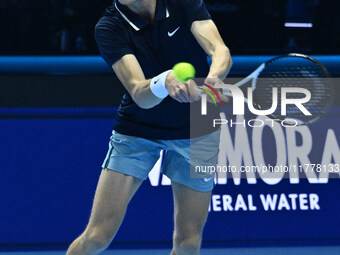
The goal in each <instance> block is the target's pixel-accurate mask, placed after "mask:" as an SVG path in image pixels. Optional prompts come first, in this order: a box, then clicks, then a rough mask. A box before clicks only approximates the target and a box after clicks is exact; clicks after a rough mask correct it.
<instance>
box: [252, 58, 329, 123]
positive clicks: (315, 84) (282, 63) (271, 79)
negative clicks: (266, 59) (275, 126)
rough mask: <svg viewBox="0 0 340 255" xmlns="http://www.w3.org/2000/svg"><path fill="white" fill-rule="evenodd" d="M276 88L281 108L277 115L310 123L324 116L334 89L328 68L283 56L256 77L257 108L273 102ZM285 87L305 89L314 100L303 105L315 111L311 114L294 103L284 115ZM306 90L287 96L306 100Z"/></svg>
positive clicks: (278, 105) (262, 107)
mask: <svg viewBox="0 0 340 255" xmlns="http://www.w3.org/2000/svg"><path fill="white" fill-rule="evenodd" d="M273 88H277V90H278V91H277V92H278V96H277V98H278V101H277V108H276V110H275V111H274V113H273V114H272V116H273V117H274V118H277V119H280V120H284V119H286V118H292V119H298V120H300V121H301V122H303V123H309V122H311V121H312V120H313V119H316V118H319V116H321V115H323V114H324V113H325V112H326V111H327V109H328V108H329V106H330V104H331V103H332V98H333V89H332V86H331V83H330V80H329V78H328V75H327V73H326V72H325V70H324V68H323V67H322V66H320V65H319V64H317V63H314V62H313V61H311V60H309V59H304V58H300V57H283V58H281V59H280V58H279V59H277V60H276V61H274V62H271V63H269V64H268V65H267V67H266V68H265V69H264V70H263V71H262V72H261V74H260V75H259V77H258V78H257V80H256V89H255V91H254V92H253V93H254V95H253V97H254V102H255V103H254V107H255V108H258V109H261V110H263V109H264V110H266V109H270V108H271V107H272V105H273ZM282 88H304V89H307V90H308V91H309V92H310V94H311V99H310V100H309V101H308V102H307V103H304V104H303V106H304V107H305V108H306V109H307V110H308V111H309V112H310V113H311V116H307V115H305V114H303V112H302V111H301V110H300V109H299V108H298V107H297V106H296V105H294V104H287V105H286V115H282V105H281V103H282V102H281V98H282V90H281V89H282ZM305 97H306V95H305V94H303V93H287V95H286V98H287V99H302V98H305Z"/></svg>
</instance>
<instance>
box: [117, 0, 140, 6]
mask: <svg viewBox="0 0 340 255" xmlns="http://www.w3.org/2000/svg"><path fill="white" fill-rule="evenodd" d="M140 1H141V0H118V2H119V3H121V4H123V5H129V4H134V3H137V2H140Z"/></svg>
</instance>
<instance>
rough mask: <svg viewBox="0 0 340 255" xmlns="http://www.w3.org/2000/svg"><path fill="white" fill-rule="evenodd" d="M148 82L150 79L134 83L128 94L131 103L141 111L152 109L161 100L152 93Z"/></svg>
mask: <svg viewBox="0 0 340 255" xmlns="http://www.w3.org/2000/svg"><path fill="white" fill-rule="evenodd" d="M150 82H151V79H150V80H143V81H138V82H136V83H135V85H134V86H132V87H133V89H132V91H131V93H130V94H131V97H132V99H133V101H134V102H135V103H136V104H137V105H138V106H139V107H141V108H143V109H150V108H153V107H155V106H156V105H158V104H159V103H160V102H162V100H163V99H162V98H159V97H156V96H155V95H154V94H153V93H152V91H151V89H150Z"/></svg>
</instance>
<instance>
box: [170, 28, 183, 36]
mask: <svg viewBox="0 0 340 255" xmlns="http://www.w3.org/2000/svg"><path fill="white" fill-rule="evenodd" d="M178 29H180V27H178V28H176V30H175V31H173V32H171V33H170V32H168V36H169V37H172V36H173V35H174V34H175V33H176V32H177V31H178Z"/></svg>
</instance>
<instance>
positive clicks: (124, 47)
mask: <svg viewBox="0 0 340 255" xmlns="http://www.w3.org/2000/svg"><path fill="white" fill-rule="evenodd" d="M95 38H96V42H97V45H98V48H99V52H100V55H101V56H102V57H103V58H104V60H105V61H106V62H107V63H108V64H109V65H110V66H112V65H113V64H114V63H115V62H116V61H118V60H119V59H120V58H122V57H123V56H124V55H127V54H133V51H132V49H131V48H130V47H129V43H128V42H127V40H126V38H125V35H124V32H123V31H122V29H121V28H119V27H118V26H115V25H113V24H102V23H100V22H99V23H98V24H97V25H96V28H95Z"/></svg>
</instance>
